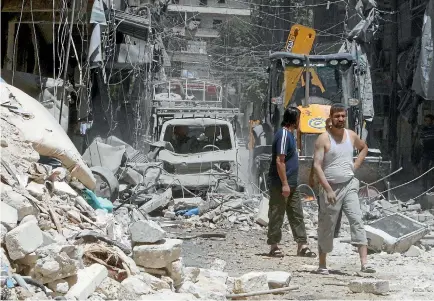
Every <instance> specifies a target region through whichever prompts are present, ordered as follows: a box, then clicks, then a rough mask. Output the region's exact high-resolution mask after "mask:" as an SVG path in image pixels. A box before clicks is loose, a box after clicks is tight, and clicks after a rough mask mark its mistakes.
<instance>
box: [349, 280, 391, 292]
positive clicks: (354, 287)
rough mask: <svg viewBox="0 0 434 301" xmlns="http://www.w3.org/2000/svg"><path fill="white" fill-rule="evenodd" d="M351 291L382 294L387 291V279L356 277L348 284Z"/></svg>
mask: <svg viewBox="0 0 434 301" xmlns="http://www.w3.org/2000/svg"><path fill="white" fill-rule="evenodd" d="M348 288H349V289H350V290H351V291H352V292H353V293H368V294H375V295H382V294H386V293H388V292H389V281H387V280H379V279H357V280H352V281H351V282H350V283H349V284H348Z"/></svg>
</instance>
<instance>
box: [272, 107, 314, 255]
mask: <svg viewBox="0 0 434 301" xmlns="http://www.w3.org/2000/svg"><path fill="white" fill-rule="evenodd" d="M299 120H300V111H299V110H298V109H297V108H292V107H291V108H288V109H286V110H285V113H284V114H283V121H282V128H281V129H279V130H278V131H277V132H276V134H275V136H274V140H273V145H272V159H271V163H270V170H269V173H268V175H269V179H268V180H269V185H268V187H270V203H269V210H268V219H269V223H268V240H267V243H268V244H269V245H270V253H269V255H270V256H276V257H282V256H283V253H282V251H281V250H280V249H279V246H278V243H279V242H280V240H281V239H282V230H281V228H282V224H283V219H284V217H285V212H286V214H287V216H288V221H289V224H290V226H291V230H292V235H293V237H294V240H295V241H296V242H297V244H298V250H297V255H298V256H305V257H316V254H315V253H314V252H312V251H311V250H310V249H309V247H308V246H307V235H306V229H305V225H304V217H303V207H302V204H301V200H300V194H299V191H298V189H297V186H298V152H297V143H296V140H295V137H294V135H293V134H292V132H293V131H294V130H295V129H297V127H298V123H299Z"/></svg>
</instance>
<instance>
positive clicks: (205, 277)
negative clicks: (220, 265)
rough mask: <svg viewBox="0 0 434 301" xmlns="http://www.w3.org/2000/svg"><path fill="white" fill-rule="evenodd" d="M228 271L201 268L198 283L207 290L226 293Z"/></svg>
mask: <svg viewBox="0 0 434 301" xmlns="http://www.w3.org/2000/svg"><path fill="white" fill-rule="evenodd" d="M227 279H228V273H225V272H221V271H215V270H210V269H200V273H199V275H198V276H197V282H196V284H197V285H198V286H199V287H201V288H202V289H204V290H206V291H211V292H215V293H218V294H226V290H227V286H226V282H227Z"/></svg>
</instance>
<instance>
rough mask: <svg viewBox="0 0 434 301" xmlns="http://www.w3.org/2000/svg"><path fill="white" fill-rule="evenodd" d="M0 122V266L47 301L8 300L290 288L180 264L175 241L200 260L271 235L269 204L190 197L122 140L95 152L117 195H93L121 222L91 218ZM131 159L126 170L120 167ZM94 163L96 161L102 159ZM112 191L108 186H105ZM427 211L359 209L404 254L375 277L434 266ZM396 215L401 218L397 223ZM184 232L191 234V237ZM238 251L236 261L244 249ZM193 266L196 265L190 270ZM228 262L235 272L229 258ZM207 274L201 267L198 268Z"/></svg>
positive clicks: (369, 285)
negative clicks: (216, 248) (255, 233)
mask: <svg viewBox="0 0 434 301" xmlns="http://www.w3.org/2000/svg"><path fill="white" fill-rule="evenodd" d="M3 115H4V114H3V110H2V121H1V136H2V137H1V146H2V165H3V163H4V164H5V166H7V167H6V168H2V170H1V174H2V183H1V185H0V188H1V202H0V203H1V208H0V214H1V225H0V234H1V237H0V239H1V244H2V246H1V247H2V248H1V262H2V264H3V266H7V267H8V268H9V272H12V273H18V274H19V275H22V276H24V277H25V279H26V280H27V279H28V278H31V279H32V280H34V281H37V282H39V283H41V284H43V285H44V286H45V287H46V288H47V292H48V295H49V297H47V296H46V295H45V293H44V292H43V291H42V290H41V289H40V288H36V287H35V286H33V285H30V284H29V286H30V287H31V289H30V290H26V289H24V288H23V287H20V286H16V287H15V288H12V289H8V290H9V295H8V297H10V298H9V299H20V300H35V299H49V298H54V297H64V298H66V299H68V300H77V299H79V300H82V299H83V300H86V299H87V300H137V299H141V300H188V301H190V300H197V299H205V300H226V298H225V296H226V295H227V294H233V293H251V292H258V291H267V290H269V289H278V288H285V287H289V284H290V282H291V278H292V275H291V273H289V272H284V271H270V272H250V273H247V274H244V275H242V276H240V277H230V276H229V274H228V273H227V272H224V271H225V269H228V270H230V271H231V272H233V266H227V263H226V262H225V261H224V260H221V259H218V258H217V257H219V256H220V255H221V254H220V253H218V252H216V253H215V254H213V255H211V254H209V256H210V257H211V260H210V261H206V262H207V263H210V265H209V267H210V268H209V269H205V268H199V267H185V266H184V260H185V262H187V259H186V256H188V255H190V254H188V253H187V254H184V260H183V258H182V257H181V255H182V254H181V249H182V248H181V247H182V243H183V241H182V240H180V239H173V238H174V237H183V239H192V240H193V239H196V238H199V239H197V240H195V241H192V242H193V244H194V245H195V248H199V249H200V248H202V247H203V244H207V243H208V242H210V240H211V239H212V240H225V239H227V240H228V241H229V240H231V239H232V238H231V237H230V235H227V236H228V237H226V234H227V232H228V231H229V229H230V230H232V229H237V230H239V231H243V232H245V234H246V237H249V235H248V234H250V232H251V231H252V230H259V231H264V230H265V227H266V226H267V225H268V203H269V201H268V199H267V198H265V197H263V196H262V195H249V194H248V193H240V192H236V191H229V190H228V189H227V187H226V188H224V187H223V188H219V189H215V190H214V189H208V188H209V187H207V186H206V185H205V186H204V187H205V189H204V190H202V186H201V187H200V188H199V187H198V189H197V190H196V187H194V186H193V188H187V187H186V186H185V185H181V183H179V184H178V182H177V181H175V180H176V179H175V178H173V177H172V175H167V174H166V173H163V175H164V177H165V178H164V180H163V177H160V176H161V174H162V168H163V165H162V164H161V162H144V163H140V162H135V161H136V160H139V161H142V160H143V161H147V160H149V159H150V157H146V156H136V155H137V154H139V153H140V152H139V151H136V150H134V149H133V148H132V147H131V146H127V145H126V144H124V143H123V142H122V141H120V140H119V141H118V142H119V143H120V145H119V144H116V145H112V146H110V145H109V144H105V145H102V144H99V145H98V147H99V146H101V147H105V146H110V147H115V148H116V149H115V151H116V156H115V157H116V158H115V159H116V160H114V161H113V160H112V159H113V158H111V157H109V156H108V157H107V156H106V157H104V158H98V160H97V161H98V162H100V163H101V164H103V165H106V164H107V166H105V168H107V167H108V168H109V169H110V170H112V171H113V172H114V173H113V176H114V175H115V174H116V175H117V176H119V177H117V178H119V181H120V184H119V183H117V184H119V185H117V184H116V183H115V184H116V185H115V186H116V189H115V191H111V188H112V186H111V183H109V185H108V186H109V188H107V187H106V188H104V185H106V184H107V183H98V185H97V186H98V188H99V189H97V190H95V191H94V192H95V194H101V195H98V197H106V198H109V197H107V196H104V195H103V194H105V193H110V196H111V197H110V201H112V202H113V205H114V208H115V210H114V212H112V213H109V212H107V211H106V210H103V209H93V208H92V207H91V206H90V205H89V204H88V202H87V200H86V199H85V198H83V189H84V187H85V186H84V185H83V183H81V182H79V181H78V180H77V179H76V177H74V176H73V174H72V173H71V168H68V169H66V168H65V167H56V166H57V165H56V166H53V167H52V166H51V165H49V164H52V163H47V164H45V163H42V162H49V160H50V159H51V158H48V160H47V158H45V159H44V158H41V160H39V159H40V157H39V154H38V153H37V152H36V151H35V150H34V149H33V147H32V145H31V144H30V143H28V142H25V141H24V140H25V139H24V136H23V135H22V133H20V132H19V131H18V130H17V129H16V128H15V127H14V126H13V125H11V124H8V123H7V122H4V121H5V120H7V118H6V117H4V116H3ZM3 117H4V118H3ZM116 141H117V140H116ZM118 142H116V143H118ZM118 146H121V147H118ZM92 152H93V151H92ZM125 152H126V156H127V157H128V160H127V162H123V161H122V157H123V156H124V155H125ZM89 155H91V156H92V158H93V157H95V158H96V157H99V156H100V155H99V154H97V153H96V152H93V153H91V154H89ZM142 155H143V154H142ZM130 159H131V160H130ZM103 167H104V166H103ZM179 178H181V177H179ZM186 178H187V177H186ZM105 180H106V179H103V177H102V178H101V181H102V182H104V181H105ZM181 180H184V179H181ZM181 180H180V181H179V182H182V181H181ZM187 180H188V179H187ZM165 181H166V182H167V183H172V182H173V183H172V184H170V187H169V188H168V189H167V190H164V191H162V190H158V189H160V188H161V187H162V186H163V187H166V186H165V184H164V183H165ZM110 182H111V181H110ZM187 182H188V181H187ZM198 183H199V182H198ZM222 183H223V182H222ZM205 184H206V183H205ZM225 185H226V184H225ZM225 185H222V186H225ZM181 186H182V187H181ZM117 187H118V188H117ZM188 187H190V186H188ZM184 188H185V189H184ZM106 189H108V190H110V191H106ZM189 190H192V191H189ZM198 191H199V192H198ZM114 192H115V193H114ZM118 192H119V193H118ZM424 200H425V201H424V202H422V201H421V202H420V203H418V202H419V200H418V201H417V202H416V201H411V202H401V201H388V200H384V199H376V200H374V201H372V202H366V203H365V204H363V205H364V208H366V210H367V211H368V213H369V214H367V217H369V218H370V219H372V220H374V221H373V222H372V223H371V222H370V223H369V224H368V223H367V225H366V230H367V235H368V239H369V241H370V245H369V247H370V249H371V250H375V251H385V252H388V253H393V252H399V253H402V254H403V256H401V254H395V255H396V256H397V257H394V255H391V254H387V253H384V254H385V255H380V254H379V255H378V256H379V257H382V258H383V257H384V260H385V262H383V263H380V264H379V266H385V265H386V263H389V262H390V261H392V260H393V261H396V260H398V259H401V261H404V262H410V261H411V262H414V261H412V260H416V259H417V260H420V261H421V262H426V263H427V264H430V263H431V261H430V260H431V257H432V256H431V253H429V252H432V251H430V249H431V248H432V247H434V242H433V241H434V239H432V237H427V236H426V234H427V233H428V232H429V231H428V230H429V227H430V226H433V225H434V215H433V213H434V209H433V208H434V194H433V193H430V194H427V196H426V197H425V199H424ZM310 203H314V202H310ZM305 206H306V205H305ZM424 210H425V211H424ZM429 210H432V211H429ZM391 212H394V213H395V214H394V215H393V214H392V215H391V216H390V213H391ZM304 213H305V224H306V228H307V230H308V231H309V233H311V232H313V231H316V227H317V222H318V214H317V207H305V208H304ZM163 216H164V218H163ZM345 223H346V220H345V219H344V220H343V227H342V229H341V230H342V232H344V234H346V233H345V232H348V230H347V228H348V225H347V224H345ZM174 228H177V229H174ZM192 228H197V230H199V231H200V232H201V233H202V234H200V235H198V234H197V233H195V231H194V230H196V229H192ZM220 229H221V230H222V231H218V230H220ZM172 230H174V231H172ZM177 230H181V231H184V232H192V233H190V234H191V235H186V233H179V232H178V231H177ZM166 231H167V232H166ZM178 235H179V236H178ZM196 243H197V244H196ZM236 244H237V247H239V248H240V249H241V250H244V248H249V245H245V246H244V245H243V244H242V243H240V244H238V242H237V243H236ZM415 244H416V245H417V246H415ZM189 246H190V245H189ZM210 246H211V244H210ZM192 252H195V251H194V250H192ZM196 255H197V254H195V256H196ZM243 255H244V254H243ZM249 256H251V254H248V256H247V257H248V258H250V257H249ZM200 257H201V256H199V255H197V258H200ZM379 257H378V258H379ZM412 257H415V259H412ZM208 259H209V258H207V260H208ZM386 259H387V260H388V261H387V260H386ZM191 260H192V259H191V258H190V257H189V258H188V262H191ZM228 260H230V265H233V263H234V261H232V258H231V259H228ZM194 263H195V265H196V262H194ZM201 264H202V262H201V260H197V266H201ZM228 264H229V262H228ZM3 266H2V267H3ZM2 276H7V271H6V270H2ZM231 276H234V275H231ZM430 280H432V279H427V280H426V281H427V282H428V281H430ZM399 281H401V279H399ZM3 287H4V286H2V297H3V292H4V291H3ZM348 287H349V289H350V290H351V291H353V292H364V293H374V294H384V293H387V292H388V291H389V283H388V282H387V281H384V280H376V279H362V280H355V281H352V282H351V283H350V284H349V285H348ZM429 290H430V288H429V286H427V287H425V286H424V283H420V284H419V285H418V286H417V287H414V289H413V291H414V292H420V293H424V292H429Z"/></svg>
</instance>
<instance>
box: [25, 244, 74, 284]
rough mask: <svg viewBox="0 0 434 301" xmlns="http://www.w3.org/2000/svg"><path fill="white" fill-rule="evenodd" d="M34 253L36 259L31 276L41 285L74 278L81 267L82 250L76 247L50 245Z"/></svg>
mask: <svg viewBox="0 0 434 301" xmlns="http://www.w3.org/2000/svg"><path fill="white" fill-rule="evenodd" d="M35 253H36V256H37V257H38V259H37V260H36V262H35V265H34V266H33V267H32V270H31V276H32V277H33V278H35V279H36V280H37V281H39V282H41V283H49V282H53V281H54V280H58V279H63V278H67V277H70V276H74V275H76V274H77V272H78V271H79V269H80V268H81V265H82V263H81V256H82V250H81V249H80V247H77V246H73V245H66V246H61V245H57V244H51V245H48V246H45V247H42V248H39V249H38V250H36V252H35Z"/></svg>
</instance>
